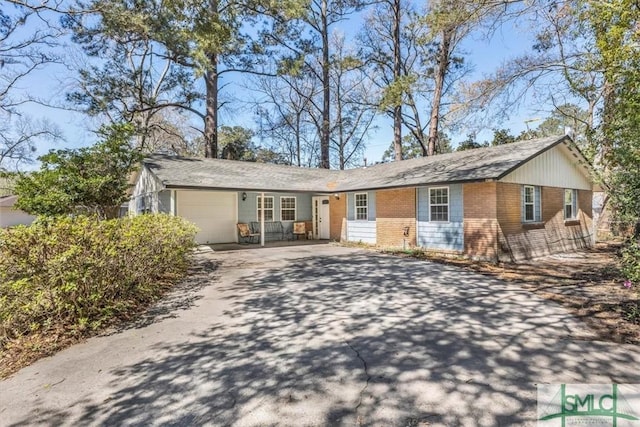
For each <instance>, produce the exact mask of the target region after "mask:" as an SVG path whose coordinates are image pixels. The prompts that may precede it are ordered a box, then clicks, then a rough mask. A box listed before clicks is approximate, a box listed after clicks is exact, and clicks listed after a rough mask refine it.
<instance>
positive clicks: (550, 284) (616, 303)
mask: <svg viewBox="0 0 640 427" xmlns="http://www.w3.org/2000/svg"><path fill="white" fill-rule="evenodd" d="M619 249H620V244H619V243H615V242H611V243H599V244H598V245H597V246H596V247H595V248H593V249H590V250H587V251H580V252H576V253H565V254H557V255H550V256H547V257H544V258H539V259H536V260H533V261H528V262H524V263H519V264H511V263H501V264H492V263H484V262H477V261H469V260H464V259H457V258H446V257H438V256H432V255H424V257H425V258H428V259H430V260H432V261H436V262H440V263H445V264H453V265H457V266H460V267H465V268H469V269H472V270H474V271H477V272H480V273H482V274H486V275H489V276H492V277H496V278H499V279H502V280H505V281H508V282H513V283H518V284H519V285H521V286H522V287H523V288H524V289H527V290H530V291H531V292H533V293H535V294H536V295H538V296H540V297H542V298H545V299H548V300H552V301H555V302H557V303H559V304H561V305H563V306H564V307H566V308H568V309H569V310H571V312H572V313H574V314H575V315H576V316H578V317H579V318H581V319H582V320H583V321H584V322H586V323H587V324H588V325H590V326H591V327H592V328H593V329H594V330H595V331H596V332H597V333H598V335H599V336H600V337H601V338H602V339H603V340H607V341H613V342H619V343H629V344H640V313H638V312H637V311H638V310H640V290H639V289H638V286H640V285H639V284H634V286H633V288H632V289H627V288H625V287H624V286H623V282H624V279H623V277H622V275H621V273H620V270H619V268H618V262H617V258H618V257H617V253H618V251H619ZM634 309H635V310H636V313H637V314H636V316H635V318H630V317H629V315H628V313H630V312H632V311H633V310H634Z"/></svg>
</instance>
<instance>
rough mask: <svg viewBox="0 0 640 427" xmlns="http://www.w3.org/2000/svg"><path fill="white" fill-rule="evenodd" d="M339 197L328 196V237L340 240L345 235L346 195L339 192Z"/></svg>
mask: <svg viewBox="0 0 640 427" xmlns="http://www.w3.org/2000/svg"><path fill="white" fill-rule="evenodd" d="M339 197H340V198H339V199H336V198H335V197H334V196H333V195H331V196H329V216H330V224H329V238H330V239H331V240H334V241H337V242H340V241H342V240H344V239H345V237H346V232H347V231H346V226H347V224H346V220H347V195H346V193H340V194H339Z"/></svg>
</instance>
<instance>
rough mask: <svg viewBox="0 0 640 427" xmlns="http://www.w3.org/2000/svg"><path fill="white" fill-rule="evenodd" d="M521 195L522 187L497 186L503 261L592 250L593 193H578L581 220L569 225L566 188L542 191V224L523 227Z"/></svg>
mask: <svg viewBox="0 0 640 427" xmlns="http://www.w3.org/2000/svg"><path fill="white" fill-rule="evenodd" d="M521 192H522V186H521V185H520V184H512V183H504V182H499V183H497V186H496V195H497V200H496V201H497V212H496V213H497V219H498V223H499V234H498V249H499V250H498V257H499V259H501V260H505V261H511V260H521V259H528V258H535V257H539V256H543V255H548V254H551V253H556V252H567V251H572V250H576V249H580V248H585V247H589V246H591V215H592V214H591V194H592V193H591V191H586V190H580V191H578V218H577V220H575V221H565V220H564V188H556V187H542V188H541V211H542V221H541V222H540V223H531V224H523V223H522V205H521V203H522V202H521V200H522V199H521V198H522V195H521V194H522V193H521Z"/></svg>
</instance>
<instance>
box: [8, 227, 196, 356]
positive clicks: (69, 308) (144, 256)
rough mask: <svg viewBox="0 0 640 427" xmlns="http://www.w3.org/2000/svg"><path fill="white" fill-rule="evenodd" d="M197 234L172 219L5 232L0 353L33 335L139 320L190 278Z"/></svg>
mask: <svg viewBox="0 0 640 427" xmlns="http://www.w3.org/2000/svg"><path fill="white" fill-rule="evenodd" d="M195 232H196V230H195V226H193V225H192V224H190V223H187V222H185V221H184V220H182V219H181V218H177V217H171V216H167V215H143V216H138V217H132V218H122V219H116V220H109V221H99V220H97V219H96V218H94V217H84V216H80V217H73V218H72V217H59V218H53V219H39V220H38V221H37V222H36V223H34V224H33V225H31V226H29V227H24V226H21V227H16V228H12V229H8V230H0V349H1V348H2V347H3V346H4V345H5V344H6V343H7V342H8V340H11V339H13V338H17V337H20V336H24V335H27V334H30V333H33V332H39V333H42V332H46V331H47V330H49V329H56V330H61V329H63V330H64V331H65V332H70V333H78V334H81V333H83V332H84V331H87V330H90V329H97V328H99V327H100V326H103V325H105V324H107V323H109V322H110V321H111V320H113V319H114V318H117V317H121V316H126V315H127V314H130V313H132V312H135V311H136V310H138V309H139V308H140V307H142V306H144V305H146V304H148V303H149V302H151V301H153V300H154V299H155V298H157V297H158V296H159V295H160V294H161V292H162V290H163V289H165V288H166V287H167V286H168V285H169V284H170V283H171V282H172V281H175V280H177V279H178V278H179V277H181V276H182V275H183V274H184V273H185V271H186V267H187V266H188V261H189V253H190V249H191V248H192V247H193V244H194V243H193V242H194V236H195Z"/></svg>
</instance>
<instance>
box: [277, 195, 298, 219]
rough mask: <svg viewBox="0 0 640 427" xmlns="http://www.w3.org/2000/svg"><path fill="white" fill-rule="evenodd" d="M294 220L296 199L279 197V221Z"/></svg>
mask: <svg viewBox="0 0 640 427" xmlns="http://www.w3.org/2000/svg"><path fill="white" fill-rule="evenodd" d="M295 220H296V198H295V197H289V196H286V197H285V196H282V197H280V221H295Z"/></svg>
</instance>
